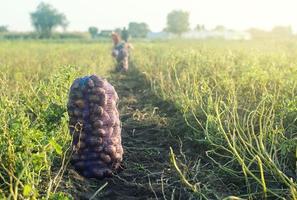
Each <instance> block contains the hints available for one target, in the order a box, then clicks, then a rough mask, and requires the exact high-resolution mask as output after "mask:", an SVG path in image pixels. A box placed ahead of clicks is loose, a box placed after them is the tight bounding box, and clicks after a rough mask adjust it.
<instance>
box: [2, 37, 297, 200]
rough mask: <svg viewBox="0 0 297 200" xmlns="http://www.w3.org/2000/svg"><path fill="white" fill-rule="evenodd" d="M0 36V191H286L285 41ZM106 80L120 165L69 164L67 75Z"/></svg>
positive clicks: (253, 194)
mask: <svg viewBox="0 0 297 200" xmlns="http://www.w3.org/2000/svg"><path fill="white" fill-rule="evenodd" d="M133 45H134V46H135V49H134V51H133V52H132V55H131V63H130V69H129V72H128V73H125V74H119V73H115V72H114V71H113V70H114V65H115V63H114V61H113V60H112V58H111V55H110V49H111V45H110V44H109V43H93V42H89V43H87V42H74V41H73V42H53V41H12V42H11V41H1V42H0V83H1V84H0V93H1V95H0V113H1V115H0V120H1V127H0V150H1V151H0V198H1V199H234V200H235V199H297V183H296V179H297V57H296V55H297V41H295V40H282V41H272V40H267V41H220V40H209V41H159V42H140V41H139V42H136V43H134V44H133ZM87 74H97V75H100V76H102V77H105V78H107V80H108V81H109V82H111V83H112V84H113V85H114V86H115V89H116V90H117V92H118V94H119V97H120V102H119V105H118V106H119V111H120V114H121V121H122V128H123V130H122V137H123V146H124V152H125V153H124V162H123V166H124V168H125V169H124V170H123V171H122V172H121V173H119V174H115V175H114V177H113V178H110V179H104V180H101V181H99V180H86V179H84V178H83V177H81V176H79V175H78V174H77V173H76V172H75V171H74V170H73V168H72V166H71V165H70V164H69V158H70V153H71V151H70V149H71V136H70V134H69V130H68V115H67V111H66V103H67V98H68V97H67V95H68V90H69V87H70V85H71V83H72V81H73V80H74V79H75V78H76V77H79V76H84V75H87Z"/></svg>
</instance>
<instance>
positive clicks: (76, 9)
mask: <svg viewBox="0 0 297 200" xmlns="http://www.w3.org/2000/svg"><path fill="white" fill-rule="evenodd" d="M40 2H45V3H49V4H51V5H52V6H53V7H54V8H56V9H57V10H58V11H59V12H62V13H64V14H65V15H66V17H67V19H68V21H69V22H70V24H69V26H68V28H67V30H69V31H87V29H88V27H90V26H96V27H98V28H99V30H102V29H114V28H117V27H120V28H121V27H124V26H127V25H128V23H129V22H131V21H135V22H146V23H147V24H148V25H149V27H150V29H151V30H152V31H154V32H157V31H161V30H162V29H163V28H164V27H165V26H166V16H167V14H168V13H169V12H170V11H172V10H185V11H188V12H189V13H190V25H191V28H194V27H195V26H196V25H197V24H203V25H205V26H206V28H208V29H211V28H214V27H215V26H217V25H223V26H225V27H227V28H230V29H236V30H246V29H248V28H251V27H255V28H261V29H264V30H270V29H271V28H272V27H274V26H277V25H282V26H291V27H292V28H293V29H294V31H295V32H296V31H297V12H294V11H295V9H296V5H297V2H295V1H293V0H282V1H281V0H270V1H269V0H262V1H261V2H260V1H256V0H249V1H243V0H225V1H224V2H222V1H220V0H209V1H207V2H205V1H202V0H187V1H181V0H162V1H161V0H150V1H136V0H125V1H117V0H109V1H104V2H102V1H98V0H88V1H85V0H84V1H83V0H74V1H70V0H45V1H39V0H26V1H24V0H9V1H8V0H0V5H1V6H0V25H8V28H9V30H11V31H32V30H33V27H32V25H31V21H30V15H29V14H30V12H33V11H34V10H35V9H36V7H37V5H38V4H39V3H40Z"/></svg>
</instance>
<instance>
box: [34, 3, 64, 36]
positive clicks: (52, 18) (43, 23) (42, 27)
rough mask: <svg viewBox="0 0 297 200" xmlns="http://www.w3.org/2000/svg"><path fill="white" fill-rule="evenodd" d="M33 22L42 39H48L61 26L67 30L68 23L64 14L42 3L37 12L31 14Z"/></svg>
mask: <svg viewBox="0 0 297 200" xmlns="http://www.w3.org/2000/svg"><path fill="white" fill-rule="evenodd" d="M31 22H32V25H33V26H34V28H35V29H36V31H37V32H38V33H39V36H40V37H41V38H48V37H50V36H51V34H52V31H53V30H54V29H55V28H56V27H58V26H61V27H62V28H64V29H65V28H66V27H67V25H68V21H67V19H66V17H65V15H64V14H63V13H59V12H58V11H57V10H56V9H55V8H53V7H52V6H51V5H49V4H46V3H43V2H42V3H40V4H39V5H38V6H37V9H36V11H35V12H32V13H31Z"/></svg>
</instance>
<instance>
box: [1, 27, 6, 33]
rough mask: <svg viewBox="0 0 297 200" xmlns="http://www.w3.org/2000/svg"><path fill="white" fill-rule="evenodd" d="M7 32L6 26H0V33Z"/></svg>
mask: <svg viewBox="0 0 297 200" xmlns="http://www.w3.org/2000/svg"><path fill="white" fill-rule="evenodd" d="M5 32H8V28H7V26H0V33H5Z"/></svg>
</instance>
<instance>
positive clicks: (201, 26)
mask: <svg viewBox="0 0 297 200" xmlns="http://www.w3.org/2000/svg"><path fill="white" fill-rule="evenodd" d="M195 30H196V31H205V30H206V28H205V26H204V25H200V24H197V25H196V27H195Z"/></svg>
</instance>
